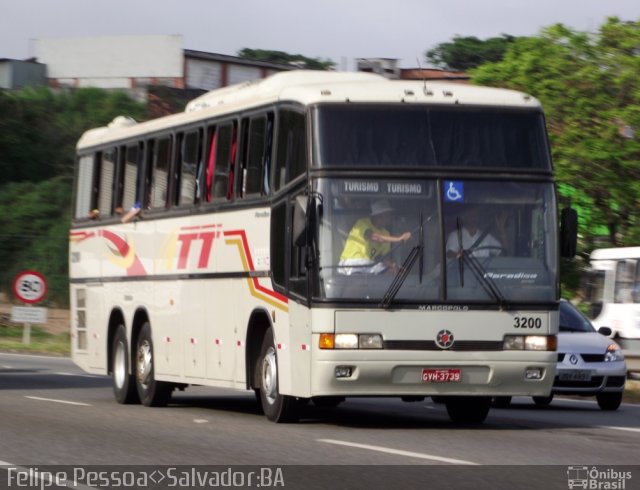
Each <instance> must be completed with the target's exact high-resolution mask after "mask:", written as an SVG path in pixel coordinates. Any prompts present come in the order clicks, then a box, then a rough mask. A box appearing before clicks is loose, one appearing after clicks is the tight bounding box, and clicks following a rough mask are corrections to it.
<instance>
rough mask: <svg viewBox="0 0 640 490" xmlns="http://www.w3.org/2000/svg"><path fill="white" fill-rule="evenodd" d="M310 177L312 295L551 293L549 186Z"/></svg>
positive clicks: (492, 297)
mask: <svg viewBox="0 0 640 490" xmlns="http://www.w3.org/2000/svg"><path fill="white" fill-rule="evenodd" d="M316 182H317V183H316V189H317V192H318V194H319V195H320V196H321V199H322V213H321V216H320V220H319V230H318V238H319V240H318V244H319V247H318V254H319V261H318V266H319V274H318V275H319V279H320V284H319V287H318V291H319V294H318V295H317V296H318V299H330V300H346V301H369V302H372V303H377V304H384V305H385V306H388V305H389V304H390V303H393V302H404V303H417V304H418V305H426V304H433V303H444V302H446V303H470V302H482V303H501V304H504V303H509V302H532V303H542V302H549V301H554V300H555V298H556V248H555V247H556V233H555V226H556V224H555V213H553V212H552V210H553V209H554V206H553V199H554V197H553V188H552V186H551V184H542V183H522V182H517V183H516V182H488V181H473V180H464V181H462V180H461V181H450V180H443V179H433V180H426V179H424V180H415V179H414V180H405V179H319V180H317V181H316ZM383 299H384V301H383Z"/></svg>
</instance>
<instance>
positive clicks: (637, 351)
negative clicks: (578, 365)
mask: <svg viewBox="0 0 640 490" xmlns="http://www.w3.org/2000/svg"><path fill="white" fill-rule="evenodd" d="M590 263H591V270H590V271H589V286H590V287H589V288H588V293H589V298H588V299H589V302H590V303H591V315H592V316H593V324H594V325H595V326H596V328H599V327H609V328H610V329H611V331H612V337H614V338H615V339H616V341H617V342H618V343H619V344H620V345H621V346H622V348H623V349H624V351H625V358H626V360H627V368H628V369H629V371H636V372H638V371H640V247H620V248H600V249H596V250H594V251H593V252H592V253H591V258H590Z"/></svg>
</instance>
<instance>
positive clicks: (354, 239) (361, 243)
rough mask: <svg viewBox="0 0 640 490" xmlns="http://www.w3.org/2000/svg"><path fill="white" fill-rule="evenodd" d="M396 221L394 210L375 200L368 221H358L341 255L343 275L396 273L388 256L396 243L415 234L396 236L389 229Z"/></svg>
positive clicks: (385, 202)
mask: <svg viewBox="0 0 640 490" xmlns="http://www.w3.org/2000/svg"><path fill="white" fill-rule="evenodd" d="M392 219H393V208H392V207H391V206H390V205H389V202H388V201H387V200H385V199H381V200H378V201H374V202H373V204H372V205H371V214H370V215H369V217H368V218H360V219H359V220H358V221H356V222H355V224H354V225H353V227H352V228H351V231H350V232H349V235H348V236H347V241H346V243H345V245H344V250H343V251H342V254H341V255H340V263H339V266H340V268H339V269H338V272H339V273H340V274H346V275H351V274H380V273H382V272H384V271H386V270H391V271H393V270H395V269H396V265H395V263H394V262H393V260H391V257H389V256H388V254H389V252H390V251H391V244H392V243H399V242H406V241H407V240H409V239H410V238H411V232H409V231H406V232H404V233H403V234H401V235H398V236H393V235H391V234H390V233H389V231H388V230H387V227H388V226H390V225H391V223H392Z"/></svg>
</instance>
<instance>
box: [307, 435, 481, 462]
mask: <svg viewBox="0 0 640 490" xmlns="http://www.w3.org/2000/svg"><path fill="white" fill-rule="evenodd" d="M317 441H318V442H326V443H327V444H337V445H338V446H348V447H356V448H359V449H367V450H369V451H378V452H381V453H387V454H395V455H398V456H407V457H409V458H418V459H429V460H431V461H439V462H441V463H451V464H466V465H477V464H479V463H474V462H473V461H465V460H464V459H454V458H445V457H443V456H434V455H433V454H425V453H414V452H413V451H403V450H400V449H392V448H389V447H382V446H371V445H369V444H358V443H356V442H348V441H337V440H335V439H317Z"/></svg>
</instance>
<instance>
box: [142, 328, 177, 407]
mask: <svg viewBox="0 0 640 490" xmlns="http://www.w3.org/2000/svg"><path fill="white" fill-rule="evenodd" d="M136 387H137V390H138V396H139V397H140V401H141V402H142V404H143V405H145V406H147V407H163V406H165V405H166V404H167V403H169V400H170V399H171V392H172V391H173V385H172V384H171V383H166V382H163V381H156V379H155V377H154V357H153V340H152V339H151V325H149V323H145V324H144V325H143V326H142V330H141V331H140V335H139V336H138V346H137V349H136Z"/></svg>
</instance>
